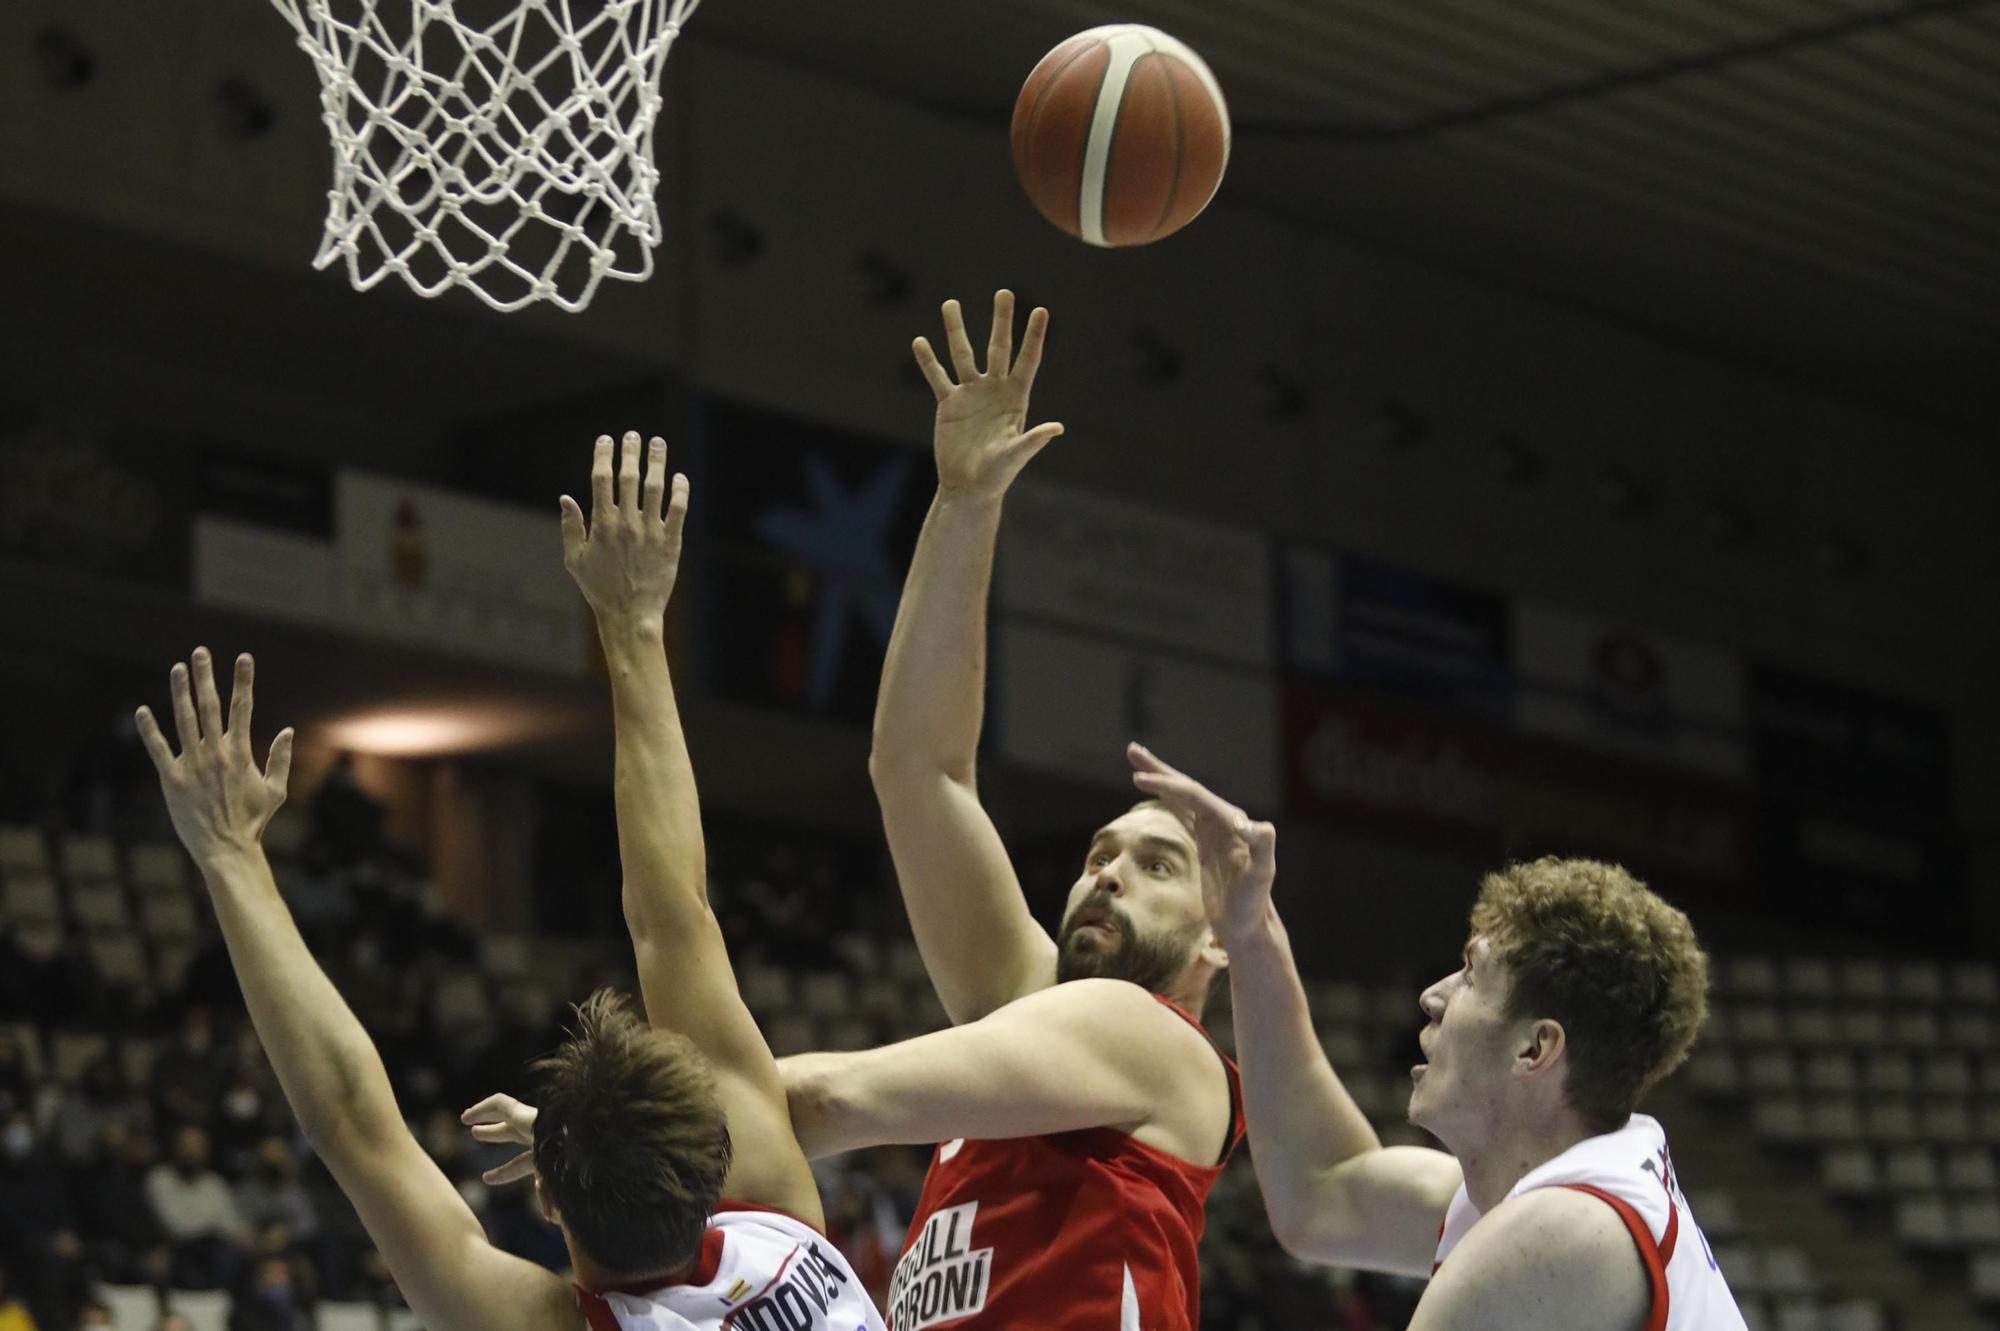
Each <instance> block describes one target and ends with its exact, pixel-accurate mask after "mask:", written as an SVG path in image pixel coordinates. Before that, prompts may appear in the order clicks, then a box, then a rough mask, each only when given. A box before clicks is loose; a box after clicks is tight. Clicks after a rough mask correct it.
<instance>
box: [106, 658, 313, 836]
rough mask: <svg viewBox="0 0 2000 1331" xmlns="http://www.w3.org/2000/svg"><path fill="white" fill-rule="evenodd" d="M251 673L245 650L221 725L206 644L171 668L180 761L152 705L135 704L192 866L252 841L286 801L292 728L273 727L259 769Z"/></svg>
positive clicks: (142, 737) (142, 736)
mask: <svg viewBox="0 0 2000 1331" xmlns="http://www.w3.org/2000/svg"><path fill="white" fill-rule="evenodd" d="M256 673H257V667H256V663H255V662H253V661H252V660H251V659H250V656H249V654H248V653H247V652H246V653H245V654H243V655H242V656H239V657H237V658H236V682H235V685H234V687H233V688H232V689H231V690H230V695H229V724H228V727H227V728H226V729H225V728H224V726H223V723H222V701H221V699H220V698H219V697H218V696H217V695H216V691H215V671H214V669H213V667H212V664H211V662H210V660H209V655H208V648H206V647H197V648H195V649H194V656H193V659H192V661H191V662H190V663H189V664H188V665H181V664H179V663H176V664H175V665H174V668H173V671H172V673H171V674H170V675H169V677H168V679H169V686H170V688H171V691H172V693H173V699H174V725H175V728H176V729H177V730H178V732H179V734H180V742H181V752H180V756H179V757H178V758H176V757H175V756H174V751H173V749H172V748H171V747H170V746H169V745H168V743H167V738H166V736H165V735H162V734H161V733H160V725H159V722H157V721H155V720H154V719H153V710H152V708H150V707H141V708H140V709H139V711H138V714H137V717H136V720H137V721H138V725H139V738H140V740H141V741H142V742H144V744H145V746H146V753H147V755H148V756H149V757H151V758H152V760H153V769H154V770H155V771H157V772H158V773H159V774H160V790H161V791H162V792H163V793H164V794H165V795H166V797H167V813H168V815H169V816H171V817H172V819H173V823H174V831H175V832H176V833H178V834H179V835H180V839H181V844H182V845H184V846H186V847H187V849H188V853H189V854H190V855H192V856H194V858H195V860H196V862H197V863H200V862H203V861H206V860H208V859H210V858H213V857H214V856H216V855H226V854H231V853H236V852H240V851H245V850H249V849H251V848H253V847H254V846H256V844H257V842H258V839H259V838H261V837H262V836H263V835H264V828H265V827H266V826H267V825H268V824H269V823H270V821H271V815H272V814H274V813H276V812H277V811H278V806H279V805H281V804H283V803H284V802H285V782H286V780H287V778H288V777H289V776H290V775H291V771H292V731H291V728H290V727H289V726H287V727H286V728H285V729H283V730H281V731H279V732H278V737H277V738H276V739H274V740H272V741H271V751H270V753H269V755H268V756H267V757H266V759H265V761H264V766H263V769H262V770H261V771H260V770H259V769H258V767H257V761H256V758H255V757H254V756H253V755H252V754H251V752H250V705H251V694H252V685H253V684H254V683H255V681H256Z"/></svg>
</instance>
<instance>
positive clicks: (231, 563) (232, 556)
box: [193, 514, 335, 624]
mask: <svg viewBox="0 0 2000 1331" xmlns="http://www.w3.org/2000/svg"><path fill="white" fill-rule="evenodd" d="M193 563H194V578H193V581H194V599H195V600H196V601H198V602H200V603H201V604H203V605H218V606H226V607H227V608H229V609H231V610H249V611H254V612H256V613H258V614H264V615H270V616H271V617H272V618H274V619H294V620H304V621H305V622H307V623H309V624H324V623H328V622H331V621H332V620H333V619H334V618H335V612H334V569H333V544H332V542H330V541H327V540H325V539H323V538H321V537H318V536H312V535H307V534H305V533H303V532H296V531H288V530H286V529H284V528H282V527H265V526H261V525H259V524H257V523H254V522H240V521H238V520H237V519H235V518H222V517H216V516H214V515H212V514H202V515H201V516H199V517H197V518H195V520H194V560H193Z"/></svg>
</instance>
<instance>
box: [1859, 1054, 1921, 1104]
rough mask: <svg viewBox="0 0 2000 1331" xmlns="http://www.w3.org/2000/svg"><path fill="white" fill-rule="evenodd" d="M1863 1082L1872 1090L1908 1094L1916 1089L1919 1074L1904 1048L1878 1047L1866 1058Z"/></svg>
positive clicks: (1863, 1064) (1862, 1075)
mask: <svg viewBox="0 0 2000 1331" xmlns="http://www.w3.org/2000/svg"><path fill="white" fill-rule="evenodd" d="M1861 1084H1862V1085H1863V1086H1865V1087H1867V1088H1868V1089H1869V1090H1870V1091H1877V1092H1887V1093H1889V1094H1894V1095H1906V1094H1908V1093H1909V1092H1911V1091H1913V1090H1915V1089H1916V1085H1917V1076H1916V1071H1915V1069H1914V1068H1913V1067H1912V1066H1911V1063H1910V1056H1909V1055H1908V1054H1906V1053H1904V1052H1903V1051H1902V1050H1900V1049H1876V1050H1872V1051H1870V1052H1869V1053H1868V1054H1867V1055H1866V1057H1865V1058H1864V1061H1863V1063H1862V1072H1861Z"/></svg>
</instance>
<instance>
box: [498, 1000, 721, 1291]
mask: <svg viewBox="0 0 2000 1331" xmlns="http://www.w3.org/2000/svg"><path fill="white" fill-rule="evenodd" d="M534 1071H535V1072H536V1073H537V1074H538V1076H539V1078H540V1081H541V1087H540V1103H541V1112H540V1113H539V1115H538V1116H537V1117H536V1119H535V1171H536V1173H537V1174H538V1175H539V1176H540V1178H541V1181H542V1185H543V1186H544V1187H545V1188H547V1189H548V1193H549V1197H550V1200H552V1201H553V1202H554V1203H555V1206H556V1210H557V1211H558V1212H559V1213H560V1215H561V1217H562V1222H563V1226H564V1228H565V1229H567V1230H568V1231H569V1234H570V1236H571V1237H572V1238H573V1239H575V1241H576V1243H577V1244H578V1246H580V1247H581V1248H582V1249H583V1251H584V1252H586V1253H587V1254H589V1256H590V1258H591V1259H592V1260H593V1261H595V1262H597V1263H598V1264H600V1265H602V1266H604V1267H606V1268H607V1269H609V1270H611V1271H614V1272H619V1273H623V1274H630V1275H652V1274H655V1273H658V1272H664V1271H671V1270H673V1269H675V1268H677V1267H679V1266H682V1265H684V1264H685V1263H687V1262H689V1261H692V1260H693V1259H694V1257H695V1255H696V1253H697V1252H698V1251H699V1250H700V1247H701V1235H702V1230H703V1229H704V1228H705V1227H706V1226H707V1224H708V1215H709V1212H710V1211H712V1210H713V1209H714V1208H715V1204H716V1202H717V1201H719V1200H720V1199H721V1197H722V1181H723V1179H724V1178H725V1177H726V1176H727V1175H728V1173H729V1158H730V1143H729V1123H728V1119H727V1118H726V1116H725V1115H724V1113H723V1110H722V1102H721V1100H720V1099H719V1098H718V1097H717V1095H716V1090H715V1077H714V1074H713V1073H711V1072H710V1071H709V1067H708V1062H707V1060H705V1059H704V1058H702V1056H701V1053H700V1051H699V1050H697V1049H696V1048H695V1047H694V1045H693V1044H691V1043H689V1041H688V1040H687V1039H685V1038H684V1037H682V1036H679V1035H675V1034H673V1033H672V1032H669V1031H662V1030H656V1029H654V1028H653V1027H651V1026H648V1025H646V1024H645V1023H644V1022H643V1021H641V1020H639V1019H638V1018H637V1017H635V1016H633V1014H632V1012H631V1010H630V1008H628V1007H627V1006H626V1002H625V999H624V997H623V996H622V995H619V994H617V993H614V992H612V991H611V990H609V989H599V990H598V991H597V992H596V993H594V994H592V995H591V996H590V997H589V998H587V999H585V1000H584V1001H583V1002H582V1003H579V1004H578V1005H577V1007H576V1025H575V1026H574V1028H572V1030H571V1031H570V1034H569V1038H568V1039H566V1040H564V1041H563V1042H562V1044H561V1045H559V1046H557V1048H556V1050H555V1052H554V1053H552V1054H550V1055H549V1056H548V1057H546V1058H544V1059H541V1060H540V1061H538V1062H537V1063H536V1064H535V1065H534Z"/></svg>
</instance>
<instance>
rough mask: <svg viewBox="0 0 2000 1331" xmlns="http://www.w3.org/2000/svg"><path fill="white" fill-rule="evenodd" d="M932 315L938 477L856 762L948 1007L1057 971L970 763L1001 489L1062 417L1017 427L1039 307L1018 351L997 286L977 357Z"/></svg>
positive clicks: (958, 317)
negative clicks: (870, 785) (869, 734)
mask: <svg viewBox="0 0 2000 1331" xmlns="http://www.w3.org/2000/svg"><path fill="white" fill-rule="evenodd" d="M944 324H945V334H946V339H947V342H948V345H949V349H950V353H951V361H952V366H953V369H954V370H955V371H956V372H957V376H958V380H957V382H956V383H954V382H953V381H952V376H951V375H950V374H949V373H947V372H946V371H945V369H944V367H943V366H942V365H940V364H939V363H938V358H937V355H936V353H935V352H933V351H932V350H931V345H930V343H929V341H927V340H926V339H924V338H921V337H920V338H918V339H917V340H916V343H915V348H914V349H915V352H916V357H917V364H918V366H919V367H920V368H921V369H922V370H923V373H924V378H925V380H926V381H927V382H928V383H929V384H930V386H931V391H932V393H933V394H934V395H935V396H936V398H937V420H936V425H935V440H934V445H935V452H936V456H937V468H938V491H937V498H936V499H935V500H933V501H932V503H931V510H930V513H929V515H928V516H927V517H926V518H925V519H924V528H923V534H922V535H921V536H920V537H919V538H918V540H917V549H916V553H915V555H914V556H913V557H912V559H911V561H910V573H909V577H908V578H907V579H906V580H905V582H904V584H903V599H902V603H901V605H900V606H899V607H898V609H897V612H896V627H895V631H894V632H893V633H892V634H891V635H890V638H889V651H888V656H887V658H886V659H885V660H884V661H883V664H882V690H881V694H880V696H879V697H878V698H877V700H876V704H875V738H874V748H873V751H872V752H871V753H870V754H869V758H868V772H869V775H870V776H871V777H872V778H873V779H874V782H875V793H876V796H877V798H878V799H879V800H880V801H881V804H882V826H883V829H884V831H885V832H886V833H887V834H888V841H889V853H890V856H891V858H892V859H893V860H894V861H895V864H896V877H897V880H898V882H900V883H901V885H902V890H903V902H904V905H905V906H906V908H907V909H908V910H909V913H910V926H911V928H912V930H913V931H914V932H915V934H916V939H917V947H918V950H919V951H921V952H922V954H923V958H924V967H925V969H926V970H928V971H929V972H930V977H931V984H932V985H933V986H934V987H935V988H936V989H937V994H938V998H939V1000H940V1001H941V1002H942V1003H943V1004H944V1008H945V1011H946V1012H947V1013H948V1014H949V1015H950V1017H951V1019H952V1020H953V1021H954V1022H965V1021H976V1020H978V1019H979V1018H980V1017H983V1016H985V1015H986V1014H987V1013H988V1012H991V1011H993V1010H994V1009H995V1008H998V1007H1001V1006H1003V1005H1004V1004H1006V1003H1008V1002H1010V1001H1012V1000H1013V999H1015V998H1018V997H1020V996H1021V995H1022V994H1025V993H1028V992H1030V991H1031V990H1034V989H1038V988H1041V987H1043V986H1045V985H1049V984H1053V983H1054V982H1055V958H1056V949H1055V944H1054V942H1053V941H1051V939H1050V938H1049V936H1048V934H1047V933H1045V932H1044V931H1043V930H1042V928H1041V927H1040V926H1039V925H1037V924H1036V923H1035V921H1034V917H1033V916H1031V915H1030V914H1029V913H1028V907H1027V903H1026V902H1025V901H1024V900H1022V897H1021V884H1020V882H1019V880H1018V879H1016V877H1015V876H1014V866H1013V863H1012V862H1011V861H1010V860H1009V859H1008V856H1007V850H1006V847H1005V846H1003V845H1002V844H1001V842H1000V835H999V833H998V832H997V831H996V830H995V829H994V826H993V821H992V819H991V818H989V817H988V816H987V814H986V810H985V809H984V808H983V807H982V806H981V805H980V802H979V792H978V790H977V788H976V785H975V778H974V767H975V762H976V758H977V754H978V750H979V726H980V716H981V711H982V709H983V705H984V700H985V691H986V593H987V586H988V584H989V583H990V582H991V580H992V575H993V547H994V543H995V541H996V540H997V539H998V536H999V531H1000V503H1001V499H1002V497H1003V496H1004V495H1005V493H1006V491H1007V487H1008V486H1009V485H1010V484H1011V483H1012V482H1013V479H1014V477H1015V476H1016V475H1018V474H1019V473H1020V470H1021V468H1022V467H1024V466H1026V465H1027V462H1028V459H1029V458H1031V457H1033V456H1034V455H1035V454H1036V453H1037V452H1039V451H1040V450H1041V449H1042V447H1043V446H1044V445H1045V444H1047V443H1048V442H1049V441H1050V440H1051V439H1053V438H1055V437H1056V436H1057V435H1058V434H1061V433H1062V426H1060V425H1055V424H1049V425H1038V426H1036V427H1035V428H1034V429H1032V430H1028V429H1026V425H1027V412H1028V392H1029V389H1030V388H1031V387H1032V386H1033V384H1034V379H1035V371H1036V370H1037V368H1039V366H1040V364H1041V359H1042V340H1043V337H1044V334H1045V332H1046V330H1047V328H1048V312H1047V311H1046V310H1041V309H1037V310H1035V311H1034V312H1033V313H1032V314H1030V315H1029V316H1028V325H1027V331H1026V333H1025V334H1024V336H1023V337H1022V340H1021V353H1020V356H1019V357H1018V358H1016V357H1015V355H1014V348H1013V340H1014V297H1013V295H1012V293H1010V292H1006V291H1001V292H999V293H997V294H996V295H995V296H994V298H993V329H992V333H991V336H990V338H989V340H988V344H987V359H986V370H985V372H984V373H981V372H980V370H979V368H978V363H977V361H976V360H975V359H974V357H973V351H972V343H971V341H970V340H969V339H968V338H967V337H966V334H965V319H964V316H963V315H962V314H961V313H960V311H959V307H958V302H957V301H955V300H954V301H946V302H945V305H944Z"/></svg>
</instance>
